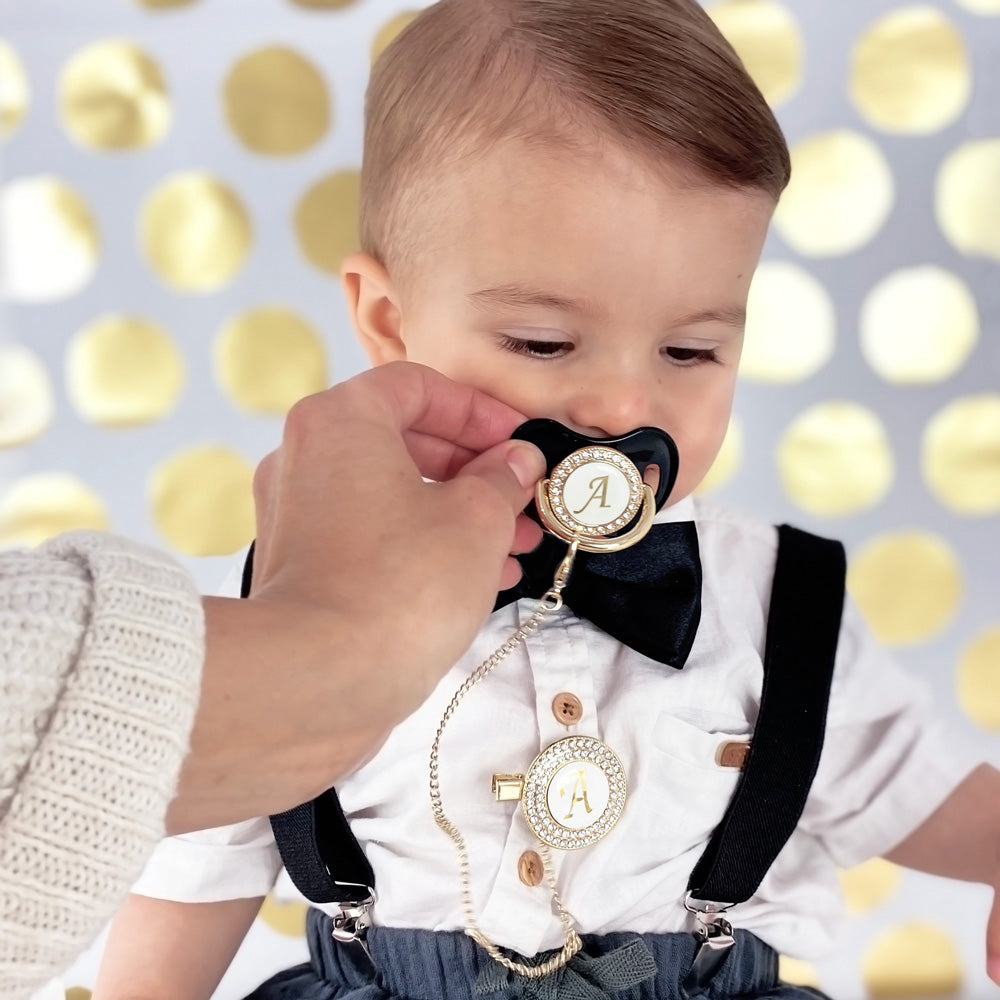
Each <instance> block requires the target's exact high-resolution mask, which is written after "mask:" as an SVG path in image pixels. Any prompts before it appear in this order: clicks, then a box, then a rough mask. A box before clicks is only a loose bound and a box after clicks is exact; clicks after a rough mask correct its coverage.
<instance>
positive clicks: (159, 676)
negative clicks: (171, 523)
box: [0, 532, 204, 1000]
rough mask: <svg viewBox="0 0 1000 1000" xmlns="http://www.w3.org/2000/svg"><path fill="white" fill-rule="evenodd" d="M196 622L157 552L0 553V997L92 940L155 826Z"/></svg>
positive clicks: (81, 540) (86, 542) (181, 720)
mask: <svg viewBox="0 0 1000 1000" xmlns="http://www.w3.org/2000/svg"><path fill="white" fill-rule="evenodd" d="M203 656H204V618H203V612H202V606H201V601H200V599H199V597H198V594H197V592H196V590H195V587H194V584H193V583H192V581H191V580H190V579H189V577H188V576H187V574H186V573H185V572H184V571H183V569H182V568H181V567H180V566H179V565H177V564H176V563H175V562H173V561H172V560H170V559H169V558H168V557H166V556H164V555H162V554H159V553H156V552H154V551H152V550H149V549H146V548H143V547H141V546H139V545H136V544H133V543H130V542H127V541H124V540H121V539H116V538H113V537H111V536H107V535H102V534H97V533H92V532H74V533H71V534H68V535H63V536H61V537H59V538H57V539H54V540H53V541H51V542H48V543H46V544H45V545H43V546H41V547H39V548H38V549H35V550H33V551H30V552H4V553H0V997H4V998H5V1000H6V998H10V1000H18V998H21V997H26V996H29V995H30V994H31V993H32V991H33V990H34V989H35V988H36V987H38V986H40V985H41V984H43V983H44V982H46V981H47V980H48V979H50V978H51V977H52V976H55V975H58V974H59V972H61V971H62V970H63V969H64V968H65V967H66V966H67V965H68V964H69V963H71V962H72V961H73V959H74V958H75V957H76V956H77V955H78V954H79V953H80V952H81V951H82V950H83V949H84V948H85V947H86V946H87V945H88V944H89V943H90V942H91V941H92V940H93V939H94V937H96V935H97V934H98V932H99V931H100V930H101V928H102V926H103V925H104V923H105V922H106V921H107V920H108V918H109V917H110V916H111V915H112V913H113V912H114V910H115V909H116V907H117V906H118V905H119V903H120V902H121V900H122V898H123V896H124V894H125V893H126V892H127V890H128V888H129V886H130V884H131V883H132V881H133V880H134V879H135V878H136V877H137V876H138V874H139V872H140V871H141V870H142V867H143V863H144V861H145V859H146V857H147V856H148V855H149V853H150V852H151V850H152V848H153V846H154V845H155V843H156V842H157V841H158V840H159V839H160V838H161V837H162V836H163V833H164V825H163V823H164V816H165V813H166V808H167V804H168V802H169V801H170V798H171V796H172V794H173V789H174V786H175V784H176V781H177V775H178V772H179V770H180V765H181V761H182V759H183V756H184V753H185V751H186V749H187V743H188V738H189V735H190V731H191V726H192V723H193V720H194V712H195V708H196V706H197V701H198V691H199V683H200V676H201V666H202V659H203Z"/></svg>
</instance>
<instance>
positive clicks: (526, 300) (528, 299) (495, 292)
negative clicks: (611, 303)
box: [469, 285, 597, 315]
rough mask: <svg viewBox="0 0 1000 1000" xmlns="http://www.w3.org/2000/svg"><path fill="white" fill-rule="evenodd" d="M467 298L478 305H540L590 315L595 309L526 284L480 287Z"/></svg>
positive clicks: (521, 306)
mask: <svg viewBox="0 0 1000 1000" xmlns="http://www.w3.org/2000/svg"><path fill="white" fill-rule="evenodd" d="M469 299H470V300H471V302H472V304H473V305H475V306H480V307H483V306H489V305H501V306H514V307H519V308H531V307H536V308H537V307H541V308H543V309H556V310H559V311H560V312H573V313H579V314H584V315H592V314H594V313H595V312H596V311H597V310H596V309H595V308H594V306H593V305H592V304H590V303H588V302H585V301H579V300H577V299H569V298H566V296H564V295H557V294H555V293H554V292H546V291H543V290H542V289H540V288H531V287H530V286H527V285H496V286H495V287H493V288H482V289H480V290H479V291H478V292H472V293H471V294H470V295H469Z"/></svg>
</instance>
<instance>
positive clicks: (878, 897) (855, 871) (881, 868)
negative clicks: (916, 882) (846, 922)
mask: <svg viewBox="0 0 1000 1000" xmlns="http://www.w3.org/2000/svg"><path fill="white" fill-rule="evenodd" d="M838 875H839V877H840V888H841V890H842V892H843V893H844V904H845V906H846V907H847V912H848V913H850V914H852V915H853V916H858V915H859V914H862V913H867V912H868V911H869V910H874V909H875V908H876V907H879V906H881V905H882V904H883V903H884V902H886V901H887V900H889V899H891V898H892V897H893V896H895V895H896V893H897V892H899V886H900V883H901V882H902V881H903V875H902V872H901V871H900V870H899V866H898V865H894V864H893V863H892V862H891V861H886V860H885V859H884V858H872V859H871V860H870V861H865V862H863V863H862V864H860V865H855V867H854V868H848V869H846V870H842V871H840V872H839V873H838Z"/></svg>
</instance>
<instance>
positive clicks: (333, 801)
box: [240, 545, 375, 903]
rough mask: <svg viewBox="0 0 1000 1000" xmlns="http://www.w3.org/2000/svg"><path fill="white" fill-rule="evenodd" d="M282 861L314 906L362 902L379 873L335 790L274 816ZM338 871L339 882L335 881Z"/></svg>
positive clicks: (246, 586)
mask: <svg viewBox="0 0 1000 1000" xmlns="http://www.w3.org/2000/svg"><path fill="white" fill-rule="evenodd" d="M253 553H254V546H253V545H251V546H250V551H249V552H248V553H247V558H246V562H244V564H243V580H242V584H241V587H240V597H247V596H248V595H249V593H250V583H251V580H252V579H253ZM271 829H272V830H273V831H274V839H275V841H277V844H278V850H279V851H280V852H281V861H282V863H283V864H284V866H285V869H286V871H287V872H288V874H289V876H290V878H291V880H292V881H293V882H294V883H295V886H296V888H297V889H298V890H299V892H301V893H302V895H303V896H305V897H306V899H309V900H311V901H312V902H314V903H361V902H363V901H364V900H365V899H366V898H367V897H369V896H371V894H372V891H373V890H374V888H375V874H374V872H372V867H371V865H370V864H369V863H368V859H367V858H366V857H365V852H364V851H363V850H362V849H361V845H360V844H358V841H357V838H356V837H355V836H354V834H352V833H351V828H350V827H349V826H348V823H347V818H346V817H345V816H344V810H343V809H342V808H341V807H340V801H339V799H338V798H337V793H336V792H335V791H334V789H332V788H331V789H329V790H328V791H326V792H324V793H323V794H322V795H320V796H319V797H318V798H315V799H313V800H312V802H305V803H303V804H302V805H300V806H296V807H295V808H294V809H289V810H287V811H286V812H283V813H277V814H275V815H274V816H272V817H271ZM334 872H336V877H335V876H334V874H333V873H334Z"/></svg>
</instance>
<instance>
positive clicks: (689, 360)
mask: <svg viewBox="0 0 1000 1000" xmlns="http://www.w3.org/2000/svg"><path fill="white" fill-rule="evenodd" d="M663 353H664V354H666V355H667V357H668V358H670V360H671V361H673V362H675V363H676V364H678V365H685V366H687V365H700V364H704V363H705V362H707V361H718V360H719V359H718V356H717V355H716V353H715V348H714V347H666V348H664V352H663Z"/></svg>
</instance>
